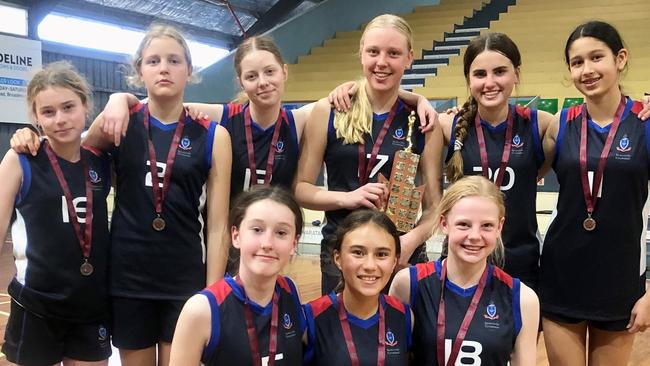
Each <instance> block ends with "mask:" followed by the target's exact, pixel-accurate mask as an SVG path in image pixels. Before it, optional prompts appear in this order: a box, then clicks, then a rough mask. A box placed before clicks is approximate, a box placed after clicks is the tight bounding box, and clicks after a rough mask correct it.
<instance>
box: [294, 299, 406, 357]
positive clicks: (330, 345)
mask: <svg viewBox="0 0 650 366" xmlns="http://www.w3.org/2000/svg"><path fill="white" fill-rule="evenodd" d="M379 302H380V306H382V307H383V308H384V322H385V323H384V324H385V332H386V334H385V335H384V337H385V344H386V351H385V352H386V353H385V354H386V358H385V361H384V362H385V363H384V364H385V365H386V366H391V365H407V364H408V352H409V348H410V346H411V311H410V309H409V307H408V306H407V305H404V304H402V303H401V302H399V300H397V299H396V298H394V297H391V296H385V295H380V297H379ZM338 307H339V302H338V301H337V297H336V295H334V293H333V292H332V293H330V294H329V295H325V296H323V297H321V298H318V299H316V300H314V301H312V302H310V303H309V304H307V305H305V317H306V318H307V332H308V333H307V336H308V337H307V339H308V343H307V350H306V352H305V353H306V354H305V361H306V363H307V364H310V365H323V366H325V365H327V366H329V365H338V366H346V365H352V361H351V360H350V354H349V352H348V351H347V350H348V348H347V345H346V342H345V336H344V335H343V329H342V328H341V321H340V320H339V311H338ZM346 313H347V312H346ZM347 317H348V323H349V324H350V331H351V333H352V340H353V341H354V345H355V348H356V351H357V355H358V357H359V365H360V366H371V365H377V348H378V346H379V336H378V332H379V312H377V313H375V315H373V316H371V317H370V318H368V319H365V320H364V319H359V318H357V317H356V316H354V315H352V314H350V313H347Z"/></svg>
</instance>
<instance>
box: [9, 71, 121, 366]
mask: <svg viewBox="0 0 650 366" xmlns="http://www.w3.org/2000/svg"><path fill="white" fill-rule="evenodd" d="M90 98H91V91H90V88H89V86H88V84H87V83H86V80H84V78H83V77H81V76H80V75H79V74H77V72H76V71H75V70H74V69H73V67H72V66H71V65H70V64H69V63H65V62H57V63H52V64H50V65H48V66H46V67H45V68H44V69H43V70H41V71H39V72H38V73H36V75H34V77H33V78H32V80H31V81H30V83H29V85H28V86H27V102H28V105H29V113H30V115H31V117H32V118H34V120H35V121H36V126H37V127H38V129H39V130H40V131H41V132H42V133H43V135H44V136H47V138H48V139H47V142H46V143H43V144H41V145H40V148H39V149H38V150H37V152H36V154H34V155H33V156H29V155H25V154H17V153H15V152H14V151H13V150H9V151H8V152H7V154H6V155H5V157H4V159H3V160H2V163H1V164H0V176H2V184H1V185H0V238H2V240H3V241H4V238H5V234H6V232H7V229H8V226H9V224H11V233H12V241H13V249H14V258H15V261H16V268H17V272H16V276H15V277H14V278H13V279H12V281H11V283H10V285H9V294H10V295H11V314H10V316H9V320H8V322H7V328H6V330H5V339H4V344H3V346H2V352H3V353H4V354H5V355H6V356H7V359H8V360H9V361H11V362H13V363H16V364H19V365H52V364H57V365H58V364H59V363H60V362H63V364H64V365H68V364H75V365H107V364H108V361H107V360H108V357H109V356H110V354H111V346H110V337H109V333H108V326H109V324H108V322H109V307H108V306H109V301H108V286H107V279H108V278H107V262H108V255H109V253H108V249H109V236H108V219H107V213H106V196H107V195H108V191H109V189H110V180H111V176H110V161H109V159H108V158H107V156H106V155H104V154H102V153H101V152H99V151H97V150H94V149H91V148H86V147H81V132H82V131H83V130H84V127H85V122H86V116H87V114H88V112H89V111H90V110H91V109H92V106H91V104H92V103H91V100H90Z"/></svg>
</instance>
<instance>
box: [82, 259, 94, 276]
mask: <svg viewBox="0 0 650 366" xmlns="http://www.w3.org/2000/svg"><path fill="white" fill-rule="evenodd" d="M94 270H95V268H93V265H92V264H90V263H88V259H85V260H84V262H83V263H82V264H81V267H79V272H81V274H82V275H83V276H90V275H91V274H93V271H94Z"/></svg>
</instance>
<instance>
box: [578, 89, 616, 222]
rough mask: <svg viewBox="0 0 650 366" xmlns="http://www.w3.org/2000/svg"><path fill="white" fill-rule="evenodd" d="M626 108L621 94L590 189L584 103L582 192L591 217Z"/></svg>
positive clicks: (581, 127)
mask: <svg viewBox="0 0 650 366" xmlns="http://www.w3.org/2000/svg"><path fill="white" fill-rule="evenodd" d="M624 110H625V97H624V96H621V102H620V103H619V105H618V108H617V109H616V114H615V115H614V121H613V122H612V124H611V126H610V128H609V133H608V134H607V139H606V140H605V146H604V147H603V150H602V151H601V152H600V159H599V160H598V168H597V169H596V174H595V175H594V182H593V187H592V189H593V190H592V191H589V178H588V177H587V123H588V121H587V105H586V104H583V105H582V126H580V178H581V180H582V193H583V195H584V198H585V204H586V206H587V215H588V216H589V217H591V214H592V213H593V212H594V208H595V207H596V201H597V200H598V191H599V190H600V183H601V180H602V178H603V173H604V172H605V165H606V164H607V156H608V155H609V151H610V150H611V148H612V142H614V137H615V136H616V131H617V130H618V126H619V125H620V124H621V117H622V116H623V111H624Z"/></svg>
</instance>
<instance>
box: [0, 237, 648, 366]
mask: <svg viewBox="0 0 650 366" xmlns="http://www.w3.org/2000/svg"><path fill="white" fill-rule="evenodd" d="M14 273H15V267H14V264H13V257H12V248H11V243H10V242H7V243H5V245H4V246H3V248H2V251H1V252H0V288H1V289H2V290H1V291H0V343H2V342H4V331H5V324H6V323H7V318H8V316H9V304H10V302H9V301H10V298H9V296H8V295H6V287H7V285H8V284H9V281H10V280H11V278H12V277H13V276H14ZM286 274H287V275H288V276H290V277H291V278H292V279H293V280H294V281H295V282H296V284H297V285H298V290H299V292H300V295H301V297H302V300H303V301H310V300H312V299H315V298H316V297H318V296H319V295H320V270H319V261H318V258H315V257H307V256H304V257H297V258H295V259H294V260H293V262H292V263H291V265H290V266H289V268H288V270H287V271H286ZM114 364H115V365H118V364H119V358H118V357H117V354H115V355H114V356H113V357H112V358H111V365H114ZM5 365H12V363H10V362H9V361H7V360H6V359H5V357H4V355H2V354H1V353H0V366H5ZM546 365H548V362H547V360H546V352H545V350H544V339H543V338H542V339H541V340H540V343H539V346H538V353H537V366H546ZM629 365H630V366H650V330H648V331H646V332H645V333H642V334H640V335H637V337H636V340H635V343H634V350H633V352H632V359H631V361H630V363H629ZM613 366H614V365H613Z"/></svg>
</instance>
